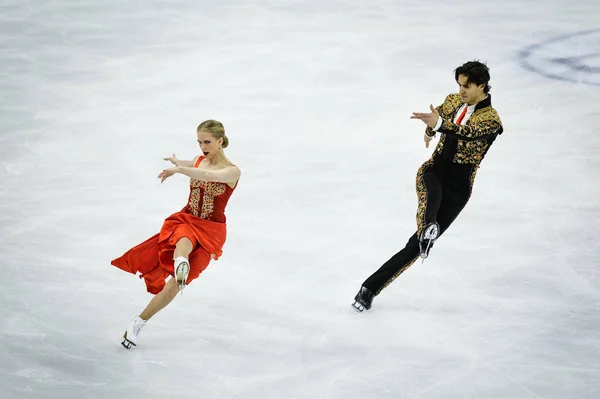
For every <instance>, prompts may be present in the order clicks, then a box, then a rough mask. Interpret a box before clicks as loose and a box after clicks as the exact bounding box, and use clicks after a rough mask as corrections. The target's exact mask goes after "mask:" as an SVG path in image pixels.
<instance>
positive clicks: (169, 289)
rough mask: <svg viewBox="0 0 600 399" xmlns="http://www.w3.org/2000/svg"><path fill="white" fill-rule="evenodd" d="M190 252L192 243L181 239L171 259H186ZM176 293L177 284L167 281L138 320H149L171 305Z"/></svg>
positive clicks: (177, 290)
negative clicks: (180, 257)
mask: <svg viewBox="0 0 600 399" xmlns="http://www.w3.org/2000/svg"><path fill="white" fill-rule="evenodd" d="M192 250H193V244H192V242H191V241H190V240H189V239H188V238H186V237H183V238H181V239H180V240H179V241H177V244H176V245H175V251H174V252H173V257H174V258H177V257H179V256H182V257H184V258H186V259H188V258H189V256H190V253H191V252H192ZM178 292H179V285H178V284H177V281H176V280H175V279H174V278H172V279H169V281H167V284H165V287H164V288H163V289H162V291H160V292H159V293H158V294H156V295H155V296H154V298H152V300H151V301H150V303H149V304H148V306H146V309H144V311H143V312H142V313H141V314H140V318H141V319H142V320H149V319H150V318H151V317H152V316H154V315H155V314H156V313H158V312H159V311H160V310H162V309H164V307H165V306H167V305H168V304H169V303H171V301H172V300H173V299H174V298H175V296H176V295H177V293H178Z"/></svg>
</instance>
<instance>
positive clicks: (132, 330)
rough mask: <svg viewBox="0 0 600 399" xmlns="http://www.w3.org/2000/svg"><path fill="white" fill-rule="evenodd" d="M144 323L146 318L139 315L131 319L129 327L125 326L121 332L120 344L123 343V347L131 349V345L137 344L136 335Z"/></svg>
mask: <svg viewBox="0 0 600 399" xmlns="http://www.w3.org/2000/svg"><path fill="white" fill-rule="evenodd" d="M145 325H146V320H142V319H140V317H139V316H138V317H136V318H135V319H133V320H131V323H129V327H127V331H125V334H123V342H121V345H123V347H124V348H125V349H131V346H132V345H133V346H137V341H138V336H139V335H140V332H141V331H142V329H143V328H144V326H145Z"/></svg>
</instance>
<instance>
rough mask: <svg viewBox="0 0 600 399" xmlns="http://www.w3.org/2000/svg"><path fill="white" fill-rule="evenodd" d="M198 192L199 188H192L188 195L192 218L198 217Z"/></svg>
mask: <svg viewBox="0 0 600 399" xmlns="http://www.w3.org/2000/svg"><path fill="white" fill-rule="evenodd" d="M196 181H197V180H196ZM200 191H201V190H200V188H193V189H192V193H191V194H190V211H191V212H192V215H194V216H198V205H199V204H200Z"/></svg>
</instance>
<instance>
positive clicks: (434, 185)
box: [363, 157, 476, 295]
mask: <svg viewBox="0 0 600 399" xmlns="http://www.w3.org/2000/svg"><path fill="white" fill-rule="evenodd" d="M475 173H476V167H475V166H474V165H468V164H467V165H465V164H456V163H452V162H450V161H447V160H445V159H444V158H442V157H433V158H432V159H430V160H429V161H427V162H425V163H424V164H423V165H422V166H421V168H419V171H418V172H417V179H416V181H417V195H418V198H419V206H418V209H417V232H415V234H413V235H412V237H410V239H409V240H408V242H407V243H406V246H405V247H404V249H402V250H401V251H399V252H398V253H396V254H395V255H394V256H392V257H391V258H390V259H389V260H388V261H387V262H385V263H384V264H383V266H381V267H380V268H379V270H377V271H376V272H375V273H373V274H372V275H371V276H370V277H369V278H368V279H366V280H365V282H364V283H363V286H364V287H366V288H368V289H369V290H371V292H373V293H374V294H375V295H378V294H379V293H380V292H381V291H382V290H383V289H384V288H385V287H387V286H388V285H389V284H390V283H391V282H392V281H394V280H395V279H396V277H398V276H399V275H400V274H402V272H404V271H405V270H406V269H408V268H409V267H410V266H411V265H412V264H413V263H414V262H415V261H416V260H417V259H418V258H419V255H420V251H419V235H420V234H421V231H422V230H423V228H424V227H425V226H426V225H427V224H428V223H431V222H437V223H438V224H439V225H440V230H441V234H443V233H444V232H445V231H446V230H447V229H448V227H450V225H451V224H452V222H453V221H454V219H456V217H457V216H458V214H459V213H460V212H461V211H462V210H463V208H464V207H465V205H466V204H467V202H468V201H469V197H470V196H471V189H472V185H473V181H474V179H475Z"/></svg>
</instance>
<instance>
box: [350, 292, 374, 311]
mask: <svg viewBox="0 0 600 399" xmlns="http://www.w3.org/2000/svg"><path fill="white" fill-rule="evenodd" d="M374 297H375V295H374V294H373V293H372V292H371V291H370V290H369V289H368V288H365V287H360V290H359V291H358V294H356V296H355V297H354V303H353V304H352V307H353V308H354V310H356V311H357V312H359V313H361V312H362V311H363V310H365V309H367V310H369V309H371V304H372V303H373V298H374Z"/></svg>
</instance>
